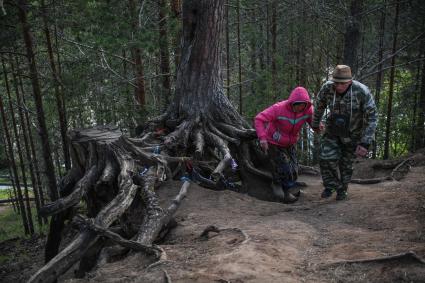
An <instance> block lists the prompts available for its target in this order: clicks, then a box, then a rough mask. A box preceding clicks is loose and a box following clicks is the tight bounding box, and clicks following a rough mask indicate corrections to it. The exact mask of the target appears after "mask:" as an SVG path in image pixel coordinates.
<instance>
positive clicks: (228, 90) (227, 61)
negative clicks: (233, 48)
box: [225, 0, 230, 99]
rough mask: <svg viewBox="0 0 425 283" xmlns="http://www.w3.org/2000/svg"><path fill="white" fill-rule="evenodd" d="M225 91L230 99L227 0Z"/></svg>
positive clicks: (227, 4)
mask: <svg viewBox="0 0 425 283" xmlns="http://www.w3.org/2000/svg"><path fill="white" fill-rule="evenodd" d="M225 9H226V92H227V98H229V99H230V39H229V27H230V25H229V20H230V18H229V0H226V8H225Z"/></svg>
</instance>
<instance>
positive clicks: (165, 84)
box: [158, 0, 171, 109]
mask: <svg viewBox="0 0 425 283" xmlns="http://www.w3.org/2000/svg"><path fill="white" fill-rule="evenodd" d="M158 9H159V11H158V14H159V19H158V21H159V49H160V60H161V63H160V66H161V75H162V88H163V101H164V104H163V107H162V108H164V109H165V108H166V106H168V104H169V103H170V97H171V82H170V53H169V52H168V32H167V10H166V2H165V0H159V1H158Z"/></svg>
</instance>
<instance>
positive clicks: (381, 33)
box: [372, 0, 387, 158]
mask: <svg viewBox="0 0 425 283" xmlns="http://www.w3.org/2000/svg"><path fill="white" fill-rule="evenodd" d="M386 7H387V6H386V0H385V1H384V7H383V8H382V12H381V21H380V31H379V51H378V62H380V63H379V64H378V74H377V75H376V90H375V104H376V108H377V109H379V103H380V96H381V87H382V76H383V72H382V66H383V65H382V63H381V62H382V59H383V57H384V36H385V17H386V14H387V12H386ZM377 141H378V134H377V132H375V142H374V144H373V150H372V157H373V158H376V151H377V148H376V145H377V144H378V143H377Z"/></svg>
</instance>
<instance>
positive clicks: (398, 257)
mask: <svg viewBox="0 0 425 283" xmlns="http://www.w3.org/2000/svg"><path fill="white" fill-rule="evenodd" d="M403 259H410V260H413V261H415V262H418V263H421V264H425V261H424V260H423V259H422V258H420V257H418V256H417V255H416V253H414V252H412V251H409V252H407V253H401V254H396V255H391V256H383V257H377V258H367V259H356V260H343V261H337V262H332V263H329V264H327V265H341V264H353V263H370V262H385V261H391V260H403Z"/></svg>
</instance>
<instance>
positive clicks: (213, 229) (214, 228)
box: [199, 225, 249, 245]
mask: <svg viewBox="0 0 425 283" xmlns="http://www.w3.org/2000/svg"><path fill="white" fill-rule="evenodd" d="M223 231H236V232H238V233H240V234H242V236H243V237H244V240H243V241H242V242H241V243H240V245H243V244H246V243H247V242H248V241H249V236H248V235H247V234H246V233H245V231H243V230H242V229H239V228H218V227H217V226H214V225H210V226H207V227H206V228H205V229H204V231H202V233H201V235H200V236H199V238H201V239H210V238H213V237H215V236H217V235H218V234H216V235H214V236H209V234H210V233H211V232H214V233H220V232H223Z"/></svg>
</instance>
